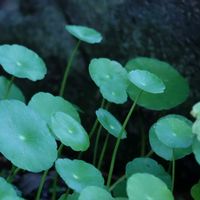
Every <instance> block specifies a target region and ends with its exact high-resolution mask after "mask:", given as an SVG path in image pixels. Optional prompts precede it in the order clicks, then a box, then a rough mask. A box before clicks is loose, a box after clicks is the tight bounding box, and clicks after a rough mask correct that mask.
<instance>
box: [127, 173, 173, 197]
mask: <svg viewBox="0 0 200 200" xmlns="http://www.w3.org/2000/svg"><path fill="white" fill-rule="evenodd" d="M127 193H128V197H129V200H161V199H162V200H173V199H174V198H173V195H172V193H171V191H170V190H169V189H168V188H167V186H166V184H165V183H164V182H163V181H161V180H160V179H159V178H157V177H155V176H154V175H151V174H147V173H136V174H133V175H132V176H131V177H130V178H129V179H128V181H127Z"/></svg>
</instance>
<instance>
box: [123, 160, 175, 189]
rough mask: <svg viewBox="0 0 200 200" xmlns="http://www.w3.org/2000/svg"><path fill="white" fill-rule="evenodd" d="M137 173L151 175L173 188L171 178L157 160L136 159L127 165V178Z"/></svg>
mask: <svg viewBox="0 0 200 200" xmlns="http://www.w3.org/2000/svg"><path fill="white" fill-rule="evenodd" d="M135 173H149V174H152V175H154V176H156V177H158V178H160V179H161V180H162V181H163V182H165V183H166V184H167V186H168V188H171V182H172V181H171V177H170V175H169V174H168V173H167V172H166V171H165V169H164V168H163V167H162V165H159V164H158V163H157V162H156V161H155V160H153V159H151V158H142V157H141V158H135V159H134V160H133V161H130V162H128V163H127V165H126V177H127V178H129V177H130V176H131V175H132V174H135Z"/></svg>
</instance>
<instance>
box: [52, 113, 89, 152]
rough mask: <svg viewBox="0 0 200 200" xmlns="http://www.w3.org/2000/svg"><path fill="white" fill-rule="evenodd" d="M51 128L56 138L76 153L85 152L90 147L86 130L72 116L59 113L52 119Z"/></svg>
mask: <svg viewBox="0 0 200 200" xmlns="http://www.w3.org/2000/svg"><path fill="white" fill-rule="evenodd" d="M50 128H51V130H52V131H53V133H54V134H55V135H56V137H57V138H58V139H59V140H60V141H61V142H62V143H63V144H64V145H66V146H69V147H71V148H72V149H73V150H74V151H85V150H87V149H88V147H89V144H90V142H89V137H88V134H87V133H86V131H85V129H84V128H83V127H82V126H81V125H80V124H79V122H77V121H76V120H75V119H74V118H72V117H71V116H70V115H68V114H65V113H62V112H57V113H56V114H55V115H53V116H52V117H51V123H50Z"/></svg>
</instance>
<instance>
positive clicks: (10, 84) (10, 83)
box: [4, 76, 15, 99]
mask: <svg viewBox="0 0 200 200" xmlns="http://www.w3.org/2000/svg"><path fill="white" fill-rule="evenodd" d="M14 80H15V77H14V76H12V77H11V79H10V81H9V83H8V86H7V89H6V93H5V95H4V99H7V98H8V96H9V93H10V89H11V87H12V84H13V82H14Z"/></svg>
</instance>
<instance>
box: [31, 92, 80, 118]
mask: <svg viewBox="0 0 200 200" xmlns="http://www.w3.org/2000/svg"><path fill="white" fill-rule="evenodd" d="M28 106H29V107H31V108H32V109H34V110H35V111H36V112H38V113H40V115H41V116H42V118H43V119H44V120H45V121H46V122H50V120H51V116H52V115H53V114H55V113H56V112H64V113H66V114H68V115H70V116H71V117H73V118H74V119H75V120H77V121H79V122H80V117H79V114H78V112H77V111H76V109H75V108H74V106H73V105H72V104H71V103H70V102H69V101H66V100H65V99H63V98H62V97H59V96H53V95H52V94H50V93H45V92H39V93H37V94H35V95H34V96H33V97H32V98H31V100H30V101H29V103H28Z"/></svg>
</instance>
